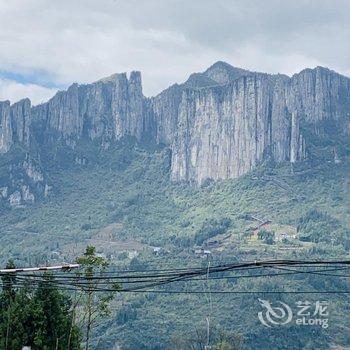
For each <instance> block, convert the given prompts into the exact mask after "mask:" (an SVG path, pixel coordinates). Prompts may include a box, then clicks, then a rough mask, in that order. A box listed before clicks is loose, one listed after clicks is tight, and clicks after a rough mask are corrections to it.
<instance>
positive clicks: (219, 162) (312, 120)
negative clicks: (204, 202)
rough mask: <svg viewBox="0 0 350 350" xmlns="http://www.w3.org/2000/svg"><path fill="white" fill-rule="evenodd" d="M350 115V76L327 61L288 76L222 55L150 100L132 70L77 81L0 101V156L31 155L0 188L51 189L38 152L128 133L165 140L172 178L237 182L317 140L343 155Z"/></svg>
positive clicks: (29, 195)
mask: <svg viewBox="0 0 350 350" xmlns="http://www.w3.org/2000/svg"><path fill="white" fill-rule="evenodd" d="M349 111H350V79H349V78H347V77H345V76H342V75H340V74H338V73H336V72H334V71H331V70H329V69H327V68H323V67H316V68H315V69H305V70H303V71H301V72H300V73H298V74H295V75H293V76H292V77H288V76H286V75H281V74H277V75H271V74H265V73H257V72H251V71H248V70H244V69H240V68H235V67H233V66H231V65H229V64H228V63H225V62H221V61H219V62H216V63H215V64H213V65H212V66H211V67H209V68H208V69H207V70H206V71H204V72H202V73H194V74H192V75H191V76H190V77H189V78H188V80H187V81H186V82H185V83H183V84H175V85H172V86H170V87H169V88H168V89H166V90H164V91H162V92H161V93H160V94H158V95H157V96H155V97H152V98H146V97H145V96H144V95H143V93H142V84H141V74H140V72H135V71H134V72H131V74H130V76H129V77H128V76H127V74H126V73H121V74H114V75H112V76H110V77H107V78H104V79H101V80H98V81H96V82H94V83H92V84H87V85H86V84H84V85H79V84H76V83H75V84H73V85H72V86H70V87H69V88H68V89H67V90H66V91H60V92H58V93H57V94H56V95H55V96H54V97H53V98H51V99H50V100H49V101H48V102H46V103H43V104H41V105H38V106H31V102H30V100H29V99H24V100H21V101H19V102H17V103H15V104H13V105H10V102H9V101H4V102H0V154H1V155H0V157H4V155H6V154H7V153H9V152H11V150H13V149H14V148H15V147H17V146H20V148H21V149H22V151H23V157H24V158H23V159H22V160H21V161H20V164H19V163H18V164H19V167H20V168H21V169H22V170H23V176H22V177H21V176H20V179H17V180H16V181H15V180H14V175H13V174H12V173H11V167H10V168H9V169H10V170H9V173H8V176H7V178H6V176H4V177H3V181H2V182H4V183H2V184H1V186H0V187H1V192H0V194H2V198H3V199H4V200H6V201H9V202H10V203H12V204H14V205H16V204H18V203H22V202H31V201H34V200H35V197H36V196H38V195H39V196H43V195H45V194H47V193H48V191H49V188H50V186H51V185H54V184H48V182H47V181H46V179H45V171H44V168H45V166H42V162H43V159H42V157H40V153H41V151H42V150H43V149H45V150H48V149H54V148H56V147H57V145H59V144H60V145H64V146H66V147H69V148H70V149H72V150H74V149H75V148H76V146H77V144H78V143H79V142H81V141H84V142H85V141H88V142H93V143H94V144H96V143H97V144H98V145H99V147H100V148H102V149H111V148H113V147H117V145H116V142H119V141H121V140H122V139H124V138H126V137H129V138H130V137H131V138H134V139H135V140H137V142H139V143H141V144H142V143H145V142H146V143H147V142H152V143H156V144H160V145H164V146H165V147H168V148H169V149H170V150H171V179H172V180H173V181H187V182H192V183H196V184H202V183H203V182H204V181H206V180H207V179H213V180H219V179H230V178H236V177H239V176H241V175H243V174H245V173H247V172H249V171H250V170H252V169H254V168H255V167H257V166H258V165H259V164H262V163H263V162H267V161H268V162H276V163H281V162H290V163H296V162H299V161H303V160H305V159H307V158H308V157H310V152H311V149H312V145H313V143H314V141H315V139H319V138H322V139H327V140H328V141H329V142H331V144H332V145H333V155H334V158H337V159H338V158H339V154H340V153H341V149H340V148H341V146H342V140H344V139H347V138H348V137H349V136H350V112H349ZM75 161H76V162H86V161H88V160H86V159H79V157H77V159H75ZM18 164H17V165H18ZM17 172H18V171H17ZM16 176H17V177H18V175H16Z"/></svg>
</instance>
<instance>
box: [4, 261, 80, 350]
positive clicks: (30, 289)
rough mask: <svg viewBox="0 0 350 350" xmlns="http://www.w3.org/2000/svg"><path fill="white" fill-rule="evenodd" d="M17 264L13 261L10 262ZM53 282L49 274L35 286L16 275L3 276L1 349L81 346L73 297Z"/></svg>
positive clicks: (63, 349) (74, 349)
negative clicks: (74, 316)
mask: <svg viewBox="0 0 350 350" xmlns="http://www.w3.org/2000/svg"><path fill="white" fill-rule="evenodd" d="M13 267H14V264H13V263H12V262H10V263H9V264H8V265H7V268H13ZM52 281H53V278H52V277H51V276H50V275H49V274H47V275H46V276H45V280H44V281H41V282H40V283H39V284H38V285H37V286H36V287H34V286H32V285H30V284H29V283H27V282H26V281H22V282H21V281H19V280H18V278H17V277H16V276H14V275H11V274H10V275H4V276H2V293H1V294H0V348H1V349H4V350H17V349H21V348H22V346H24V345H28V346H29V345H30V346H32V347H33V348H35V349H40V350H51V349H57V350H67V349H68V348H69V349H71V350H78V349H81V347H80V332H79V329H78V328H77V327H76V326H75V325H73V326H72V312H71V300H70V298H69V297H68V296H67V295H65V294H63V293H62V292H60V291H59V290H58V289H57V287H54V286H53V284H52V283H50V282H52ZM69 341H70V346H69V347H67V344H68V342H69Z"/></svg>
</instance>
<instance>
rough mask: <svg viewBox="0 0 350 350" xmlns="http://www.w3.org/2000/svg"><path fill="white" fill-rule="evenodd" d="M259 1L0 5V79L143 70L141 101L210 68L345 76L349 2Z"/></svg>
mask: <svg viewBox="0 0 350 350" xmlns="http://www.w3.org/2000/svg"><path fill="white" fill-rule="evenodd" d="M261 2H262V1H261V0H235V1H231V0H217V1H212V0H191V1H188V0H187V1H185V0H167V1H164V0H147V1H140V0H74V1H71V0H50V1H47V0H26V1H22V0H11V1H6V0H0V4H1V6H0V42H1V45H0V71H10V72H16V73H21V74H23V75H26V74H32V73H33V72H39V73H37V74H38V75H39V76H38V77H37V78H38V79H37V80H36V81H39V82H40V81H43V82H45V83H50V82H53V83H54V84H57V85H69V84H70V83H72V82H91V81H94V80H97V79H99V78H101V77H103V76H107V75H110V74H112V73H115V72H123V71H131V70H141V71H142V75H143V86H144V92H145V94H146V95H153V94H156V93H158V92H160V91H161V90H162V89H164V88H166V87H167V86H169V85H170V84H173V83H174V82H181V81H184V80H185V79H186V77H187V76H188V75H189V74H190V73H192V72H194V71H201V70H203V69H205V68H207V67H208V66H209V65H210V64H212V63H214V62H215V61H217V60H225V61H227V62H229V63H231V64H233V65H235V66H241V67H243V68H249V69H252V70H257V71H266V72H280V73H287V74H292V73H294V72H296V71H299V70H301V69H303V68H305V67H310V66H311V67H312V66H315V65H325V66H328V67H330V68H332V69H335V70H338V71H340V72H342V73H345V74H346V73H348V72H349V71H350V68H349V62H350V47H349V45H346V43H347V41H348V39H347V38H348V37H349V36H350V21H349V20H348V13H349V12H350V2H349V1H348V0H323V1H322V2H321V1H319V0H298V2H297V3H296V4H294V3H293V2H290V1H289V2H287V1H281V0H265V1H264V5H263V6H262V5H261ZM39 84H40V83H39Z"/></svg>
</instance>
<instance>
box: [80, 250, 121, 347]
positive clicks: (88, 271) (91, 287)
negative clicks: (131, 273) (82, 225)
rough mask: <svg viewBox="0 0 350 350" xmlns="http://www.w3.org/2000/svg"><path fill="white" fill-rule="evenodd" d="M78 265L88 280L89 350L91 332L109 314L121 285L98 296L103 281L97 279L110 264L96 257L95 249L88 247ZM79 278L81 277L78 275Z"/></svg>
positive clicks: (85, 286) (86, 341) (86, 294)
mask: <svg viewBox="0 0 350 350" xmlns="http://www.w3.org/2000/svg"><path fill="white" fill-rule="evenodd" d="M77 263H78V264H80V265H81V266H82V267H83V277H84V278H85V279H86V284H85V285H83V287H82V291H83V293H84V295H85V303H84V304H85V307H84V308H85V313H84V320H85V322H86V331H85V333H86V334H85V349H86V350H89V348H90V337H91V330H92V328H93V326H94V324H95V322H96V320H97V319H98V318H99V317H101V316H103V315H106V314H108V313H109V308H108V306H109V303H110V301H111V300H112V298H113V295H114V294H115V292H117V291H118V290H120V285H119V284H113V285H112V286H111V287H109V289H110V291H108V292H106V293H99V294H98V295H97V290H98V289H99V286H100V284H101V279H98V278H97V279H96V278H95V277H101V276H102V275H103V272H104V271H105V269H106V268H107V266H108V262H107V260H105V259H104V258H102V257H99V256H97V255H96V248H95V247H93V246H87V247H86V251H85V253H84V255H83V256H80V257H79V258H77ZM79 276H81V275H79V274H78V277H79Z"/></svg>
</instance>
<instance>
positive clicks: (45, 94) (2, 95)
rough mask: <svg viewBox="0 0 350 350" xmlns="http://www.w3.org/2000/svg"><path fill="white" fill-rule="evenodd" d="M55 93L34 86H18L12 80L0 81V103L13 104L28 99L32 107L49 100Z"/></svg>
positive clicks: (53, 90)
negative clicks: (8, 102) (5, 101)
mask: <svg viewBox="0 0 350 350" xmlns="http://www.w3.org/2000/svg"><path fill="white" fill-rule="evenodd" d="M56 91H57V90H56V89H49V88H45V87H42V86H39V85H35V84H20V83H17V82H16V81H13V80H9V79H0V101H4V100H10V101H11V103H14V102H17V101H19V100H21V99H23V98H25V97H28V98H29V99H30V100H31V101H32V104H33V105H37V104H39V103H42V102H45V101H47V100H48V99H50V98H51V97H52V96H53V95H54V94H55V93H56Z"/></svg>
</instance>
